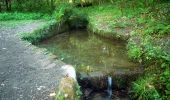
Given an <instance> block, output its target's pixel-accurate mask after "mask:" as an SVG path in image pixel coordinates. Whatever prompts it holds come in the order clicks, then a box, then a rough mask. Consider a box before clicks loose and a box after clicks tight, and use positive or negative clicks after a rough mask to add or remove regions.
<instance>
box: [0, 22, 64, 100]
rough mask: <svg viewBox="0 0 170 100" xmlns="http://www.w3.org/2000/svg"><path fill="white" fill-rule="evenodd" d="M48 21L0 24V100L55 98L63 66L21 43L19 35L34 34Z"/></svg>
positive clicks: (39, 51) (45, 54)
mask: <svg viewBox="0 0 170 100" xmlns="http://www.w3.org/2000/svg"><path fill="white" fill-rule="evenodd" d="M45 23H46V22H45V21H41V20H36V21H4V22H3V21H2V22H1V23H0V98H1V100H46V99H52V98H53V97H50V93H53V92H55V90H56V87H57V85H58V82H59V80H60V79H61V77H62V75H61V73H62V72H63V70H61V68H60V67H61V66H62V65H64V63H62V62H60V61H58V60H56V59H54V58H53V57H50V56H49V55H48V53H44V52H43V50H40V49H38V48H37V47H35V46H33V45H30V44H29V43H27V42H24V41H22V40H21V39H20V38H19V37H18V36H17V34H18V33H20V32H31V31H33V30H35V29H37V28H38V27H40V26H41V25H44V24H45Z"/></svg>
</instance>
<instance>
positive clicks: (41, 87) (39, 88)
mask: <svg viewBox="0 0 170 100" xmlns="http://www.w3.org/2000/svg"><path fill="white" fill-rule="evenodd" d="M43 88H45V86H40V87H38V88H37V90H41V89H43Z"/></svg>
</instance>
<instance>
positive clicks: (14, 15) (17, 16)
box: [0, 12, 50, 21]
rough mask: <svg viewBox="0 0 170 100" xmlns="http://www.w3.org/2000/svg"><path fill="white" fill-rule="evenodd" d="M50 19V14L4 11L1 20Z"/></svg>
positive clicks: (0, 14) (0, 15)
mask: <svg viewBox="0 0 170 100" xmlns="http://www.w3.org/2000/svg"><path fill="white" fill-rule="evenodd" d="M39 19H50V15H47V14H42V13H21V12H11V13H10V12H3V13H0V21H7V20H39Z"/></svg>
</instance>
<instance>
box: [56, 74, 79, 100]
mask: <svg viewBox="0 0 170 100" xmlns="http://www.w3.org/2000/svg"><path fill="white" fill-rule="evenodd" d="M75 92H76V81H75V80H74V79H73V78H71V77H68V76H66V77H64V78H62V79H61V82H60V85H59V92H58V93H57V96H56V100H60V99H61V98H62V99H61V100H74V99H75V96H76V93H75Z"/></svg>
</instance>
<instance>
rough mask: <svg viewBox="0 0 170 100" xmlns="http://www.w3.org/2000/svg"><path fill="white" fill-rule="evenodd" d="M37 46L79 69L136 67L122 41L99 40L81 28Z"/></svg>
mask: <svg viewBox="0 0 170 100" xmlns="http://www.w3.org/2000/svg"><path fill="white" fill-rule="evenodd" d="M39 46H40V47H43V48H47V49H48V50H49V51H50V52H52V53H53V54H55V55H57V56H58V58H59V59H61V60H63V61H64V62H66V63H68V64H72V65H74V66H75V68H76V70H78V71H79V72H81V71H82V72H87V71H89V72H96V71H102V72H109V71H121V70H123V71H129V70H131V69H134V68H135V67H137V64H135V63H133V62H131V61H130V60H129V59H128V56H127V50H126V44H125V43H124V42H121V41H113V40H112V41H111V40H108V39H103V38H101V37H99V36H96V35H94V34H92V33H88V32H87V31H85V30H76V31H70V32H66V33H63V34H59V35H56V36H54V37H52V38H51V39H48V40H45V41H43V42H42V43H41V44H39Z"/></svg>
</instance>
